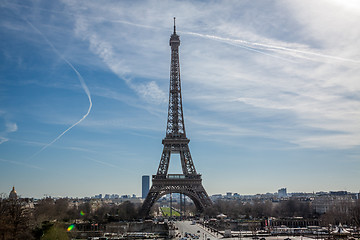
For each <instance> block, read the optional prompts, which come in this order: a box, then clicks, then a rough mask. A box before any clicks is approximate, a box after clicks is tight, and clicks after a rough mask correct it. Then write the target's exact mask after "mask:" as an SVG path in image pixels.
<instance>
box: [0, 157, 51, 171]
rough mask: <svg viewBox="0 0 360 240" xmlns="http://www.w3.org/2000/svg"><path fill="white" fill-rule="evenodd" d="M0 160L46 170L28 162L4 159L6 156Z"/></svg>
mask: <svg viewBox="0 0 360 240" xmlns="http://www.w3.org/2000/svg"><path fill="white" fill-rule="evenodd" d="M0 161H1V162H4V163H10V164H14V165H18V166H22V167H27V168H33V169H37V170H44V169H43V168H41V167H38V166H36V165H33V164H27V163H24V162H19V161H13V160H8V159H4V158H0Z"/></svg>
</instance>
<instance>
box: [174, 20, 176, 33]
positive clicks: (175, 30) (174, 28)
mask: <svg viewBox="0 0 360 240" xmlns="http://www.w3.org/2000/svg"><path fill="white" fill-rule="evenodd" d="M175 19H176V18H175V17H174V34H176V25H175Z"/></svg>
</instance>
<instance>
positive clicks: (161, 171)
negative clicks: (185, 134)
mask: <svg viewBox="0 0 360 240" xmlns="http://www.w3.org/2000/svg"><path fill="white" fill-rule="evenodd" d="M189 142H190V140H189V139H187V138H180V139H179V138H173V139H168V138H165V139H163V141H162V143H163V145H164V149H163V153H162V155H161V159H160V164H159V168H158V171H157V175H166V174H167V172H168V169H169V164H170V158H171V154H172V153H179V154H180V161H181V167H182V170H183V174H185V175H196V174H197V173H196V170H195V166H194V163H193V161H192V158H191V154H190V149H189V145H188V143H189Z"/></svg>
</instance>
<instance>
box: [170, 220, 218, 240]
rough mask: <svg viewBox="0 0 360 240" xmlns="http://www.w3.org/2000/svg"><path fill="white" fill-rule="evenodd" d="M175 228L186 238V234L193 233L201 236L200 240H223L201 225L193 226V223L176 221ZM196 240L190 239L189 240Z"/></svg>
mask: <svg viewBox="0 0 360 240" xmlns="http://www.w3.org/2000/svg"><path fill="white" fill-rule="evenodd" d="M175 226H176V227H177V228H178V232H179V233H180V234H181V237H180V238H182V237H185V233H186V232H187V233H191V234H195V235H198V236H199V240H216V239H219V238H221V237H222V236H221V235H218V236H217V234H216V233H213V232H210V231H208V230H207V229H204V228H203V227H202V226H200V225H199V224H192V222H191V221H176V222H175ZM190 239H191V240H194V238H191V237H188V240H190Z"/></svg>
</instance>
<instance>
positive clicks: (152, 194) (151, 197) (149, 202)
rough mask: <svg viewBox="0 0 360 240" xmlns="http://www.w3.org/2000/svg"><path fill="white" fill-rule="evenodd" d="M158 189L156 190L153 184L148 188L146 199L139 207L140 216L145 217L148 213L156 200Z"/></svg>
mask: <svg viewBox="0 0 360 240" xmlns="http://www.w3.org/2000/svg"><path fill="white" fill-rule="evenodd" d="M159 193H160V192H159V191H157V190H156V189H155V187H154V186H152V187H151V188H150V190H149V193H148V195H147V196H146V199H145V201H144V203H143V205H142V207H141V210H140V216H141V217H146V216H148V215H149V213H150V210H151V207H152V206H153V205H154V203H155V202H156V200H157V199H158V197H159Z"/></svg>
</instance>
